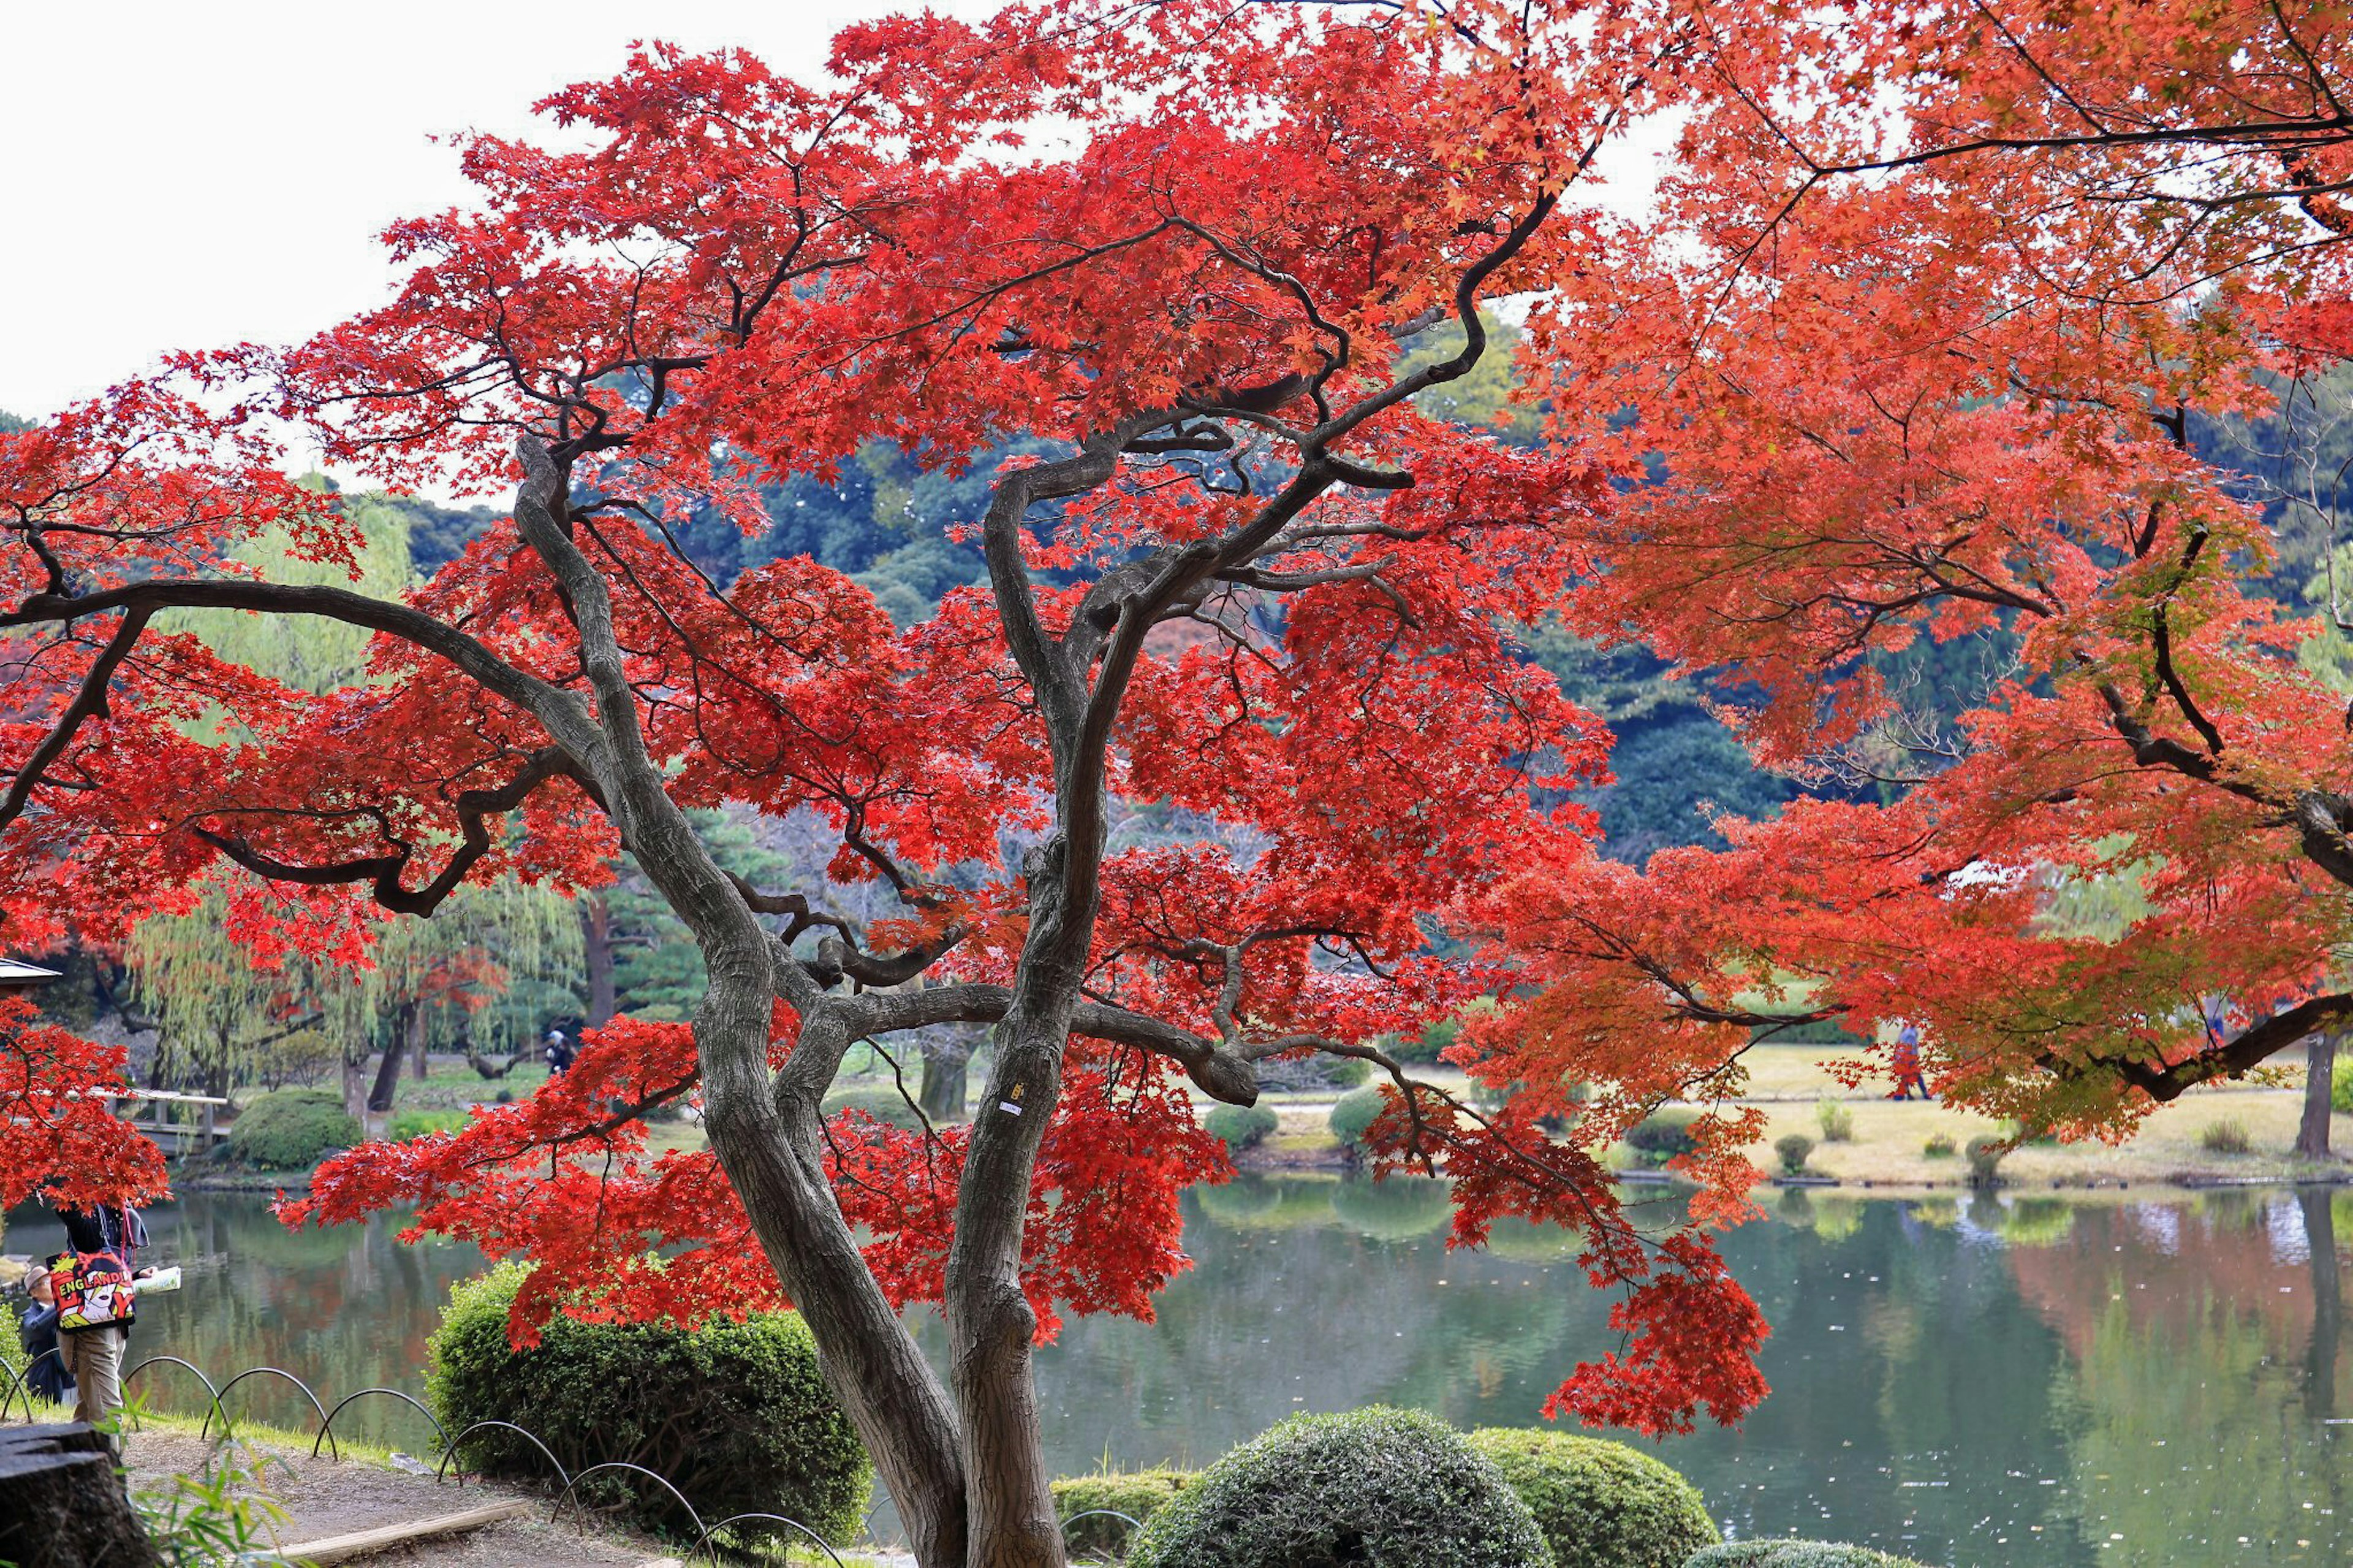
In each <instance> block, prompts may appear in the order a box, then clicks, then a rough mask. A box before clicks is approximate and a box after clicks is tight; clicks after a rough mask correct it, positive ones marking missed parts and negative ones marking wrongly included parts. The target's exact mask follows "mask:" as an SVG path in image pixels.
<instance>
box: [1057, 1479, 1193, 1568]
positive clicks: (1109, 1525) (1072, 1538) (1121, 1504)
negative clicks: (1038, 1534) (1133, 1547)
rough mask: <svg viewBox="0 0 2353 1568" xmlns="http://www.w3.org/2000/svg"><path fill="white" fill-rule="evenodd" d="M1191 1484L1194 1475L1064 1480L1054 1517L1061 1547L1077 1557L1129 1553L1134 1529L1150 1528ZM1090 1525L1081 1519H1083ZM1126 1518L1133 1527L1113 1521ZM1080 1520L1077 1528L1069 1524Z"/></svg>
mask: <svg viewBox="0 0 2353 1568" xmlns="http://www.w3.org/2000/svg"><path fill="white" fill-rule="evenodd" d="M1191 1479H1193V1472H1192V1471H1190V1470H1166V1469H1162V1470H1126V1471H1120V1470H1105V1471H1102V1472H1100V1473H1098V1474H1095V1475H1092V1476H1064V1477H1062V1478H1061V1479H1060V1480H1058V1481H1056V1482H1055V1483H1054V1517H1055V1518H1057V1519H1059V1520H1060V1521H1062V1523H1063V1525H1064V1527H1065V1528H1064V1529H1063V1531H1062V1544H1063V1545H1064V1546H1066V1547H1068V1548H1069V1549H1070V1552H1071V1554H1072V1555H1073V1556H1075V1555H1077V1554H1078V1553H1080V1552H1098V1553H1101V1554H1103V1555H1105V1556H1115V1555H1117V1554H1118V1553H1120V1552H1124V1551H1126V1550H1127V1544H1128V1542H1129V1540H1130V1539H1131V1538H1132V1537H1133V1536H1134V1534H1135V1531H1136V1528H1137V1527H1138V1526H1141V1525H1143V1524H1145V1522H1147V1521H1149V1520H1150V1519H1151V1518H1152V1516H1153V1515H1154V1514H1155V1513H1158V1512H1159V1511H1160V1509H1161V1506H1162V1505H1163V1504H1164V1503H1166V1502H1167V1500H1169V1499H1170V1498H1173V1497H1175V1496H1176V1494H1177V1493H1178V1492H1180V1491H1183V1490H1184V1489H1185V1486H1186V1483H1187V1482H1188V1481H1190V1480H1191ZM1082 1513H1083V1514H1092V1515H1093V1516H1094V1517H1092V1518H1091V1519H1079V1515H1081V1514H1082ZM1116 1514H1125V1515H1126V1516H1127V1518H1128V1519H1132V1520H1134V1521H1135V1524H1134V1525H1131V1524H1129V1523H1128V1522H1127V1521H1126V1520H1122V1519H1117V1518H1114V1517H1113V1515H1116ZM1072 1520H1078V1522H1077V1523H1075V1524H1073V1523H1071V1521H1072Z"/></svg>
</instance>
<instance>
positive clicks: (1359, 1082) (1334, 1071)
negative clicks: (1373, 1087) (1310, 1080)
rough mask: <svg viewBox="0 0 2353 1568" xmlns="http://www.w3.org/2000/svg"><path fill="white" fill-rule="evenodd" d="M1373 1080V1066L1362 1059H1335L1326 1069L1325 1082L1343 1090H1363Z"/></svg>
mask: <svg viewBox="0 0 2353 1568" xmlns="http://www.w3.org/2000/svg"><path fill="white" fill-rule="evenodd" d="M1372 1080H1373V1064H1372V1063H1370V1062H1368V1061H1366V1059H1365V1058H1362V1057H1334V1058H1331V1059H1330V1060H1329V1061H1328V1062H1327V1063H1325V1065H1324V1082H1326V1083H1328V1084H1333V1085H1335V1086H1336V1087H1338V1088H1341V1089H1362V1088H1363V1087H1364V1086H1365V1085H1366V1084H1368V1083H1370V1082H1372Z"/></svg>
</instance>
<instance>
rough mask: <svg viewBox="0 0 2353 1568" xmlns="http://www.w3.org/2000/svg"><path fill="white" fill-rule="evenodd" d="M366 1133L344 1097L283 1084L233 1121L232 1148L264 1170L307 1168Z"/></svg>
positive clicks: (231, 1125) (230, 1146) (230, 1150)
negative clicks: (289, 1087)
mask: <svg viewBox="0 0 2353 1568" xmlns="http://www.w3.org/2000/svg"><path fill="white" fill-rule="evenodd" d="M360 1138H361V1131H360V1124H359V1122H358V1121H356V1120H355V1119H354V1118H353V1117H352V1116H351V1115H350V1113H348V1112H347V1111H345V1110H343V1100H342V1098H341V1097H339V1096H337V1095H333V1094H330V1093H328V1092H327V1091H326V1090H325V1089H280V1090H278V1091H277V1092H276V1093H274V1094H265V1095H263V1096H261V1097H260V1098H259V1099H258V1100H255V1101H254V1102H253V1103H252V1104H250V1105H248V1106H247V1107H246V1108H245V1110H244V1111H243V1112H242V1113H241V1114H240V1115H239V1116H238V1117H237V1120H236V1121H233V1122H231V1123H230V1124H229V1130H228V1147H229V1152H230V1153H231V1154H233V1155H234V1156H236V1157H237V1159H238V1160H240V1161H243V1162H244V1163H246V1164H248V1165H251V1166H253V1167H254V1168H255V1169H257V1170H262V1171H307V1170H309V1169H310V1168H311V1166H313V1165H315V1164H317V1163H319V1161H320V1159H321V1158H322V1156H324V1155H325V1154H327V1153H329V1152H332V1151H333V1150H336V1149H348V1148H350V1147H352V1145H353V1144H355V1143H357V1142H359V1141H360Z"/></svg>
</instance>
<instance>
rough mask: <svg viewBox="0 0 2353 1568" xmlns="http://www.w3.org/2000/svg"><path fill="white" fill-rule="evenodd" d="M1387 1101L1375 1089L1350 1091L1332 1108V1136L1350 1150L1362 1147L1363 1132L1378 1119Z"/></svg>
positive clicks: (1367, 1088)
mask: <svg viewBox="0 0 2353 1568" xmlns="http://www.w3.org/2000/svg"><path fill="white" fill-rule="evenodd" d="M1387 1107H1388V1100H1387V1098H1385V1097H1384V1096H1383V1095H1382V1093H1381V1091H1380V1090H1379V1089H1373V1088H1370V1087H1366V1088H1364V1089H1350V1090H1349V1091H1348V1092H1347V1093H1345V1094H1344V1095H1342V1096H1341V1097H1340V1099H1339V1102H1338V1103H1337V1104H1335V1105H1334V1106H1333V1107H1332V1117H1331V1122H1330V1125H1331V1128H1332V1136H1333V1137H1335V1138H1337V1139H1338V1140H1339V1141H1340V1142H1342V1143H1344V1144H1345V1145H1346V1146H1347V1147H1349V1148H1351V1149H1359V1148H1362V1147H1363V1146H1364V1142H1365V1130H1366V1128H1368V1127H1370V1126H1371V1125H1372V1124H1373V1122H1374V1121H1376V1120H1377V1119H1378V1117H1379V1116H1380V1114H1381V1112H1382V1110H1385V1109H1386V1108H1387Z"/></svg>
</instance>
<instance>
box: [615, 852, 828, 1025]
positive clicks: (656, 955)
mask: <svg viewBox="0 0 2353 1568" xmlns="http://www.w3.org/2000/svg"><path fill="white" fill-rule="evenodd" d="M687 816H688V818H689V820H691V822H692V823H693V824H694V830H695V833H696V835H697V837H700V838H701V839H702V842H703V844H704V845H705V846H706V847H708V848H709V849H710V851H711V855H712V858H713V859H715V860H717V861H718V862H719V866H720V868H721V869H722V870H725V871H731V872H733V873H734V874H735V875H736V876H739V877H741V878H743V879H744V880H745V881H747V882H749V883H751V884H752V885H753V886H754V887H755V888H773V887H776V886H777V885H778V884H779V883H780V882H784V881H786V880H788V879H789V868H788V867H787V866H786V863H785V861H784V859H783V858H781V857H779V856H777V855H775V854H772V853H770V852H769V851H767V850H765V849H764V848H762V847H760V846H759V845H758V844H757V843H755V842H754V840H753V837H752V834H751V830H750V829H749V828H747V827H745V826H744V824H742V823H741V822H738V821H735V820H734V819H733V818H731V817H729V816H725V815H724V814H723V813H721V812H716V811H691V812H689V813H688V814H687ZM605 901H606V909H607V911H608V915H609V919H610V922H611V932H612V942H613V947H614V952H615V958H614V963H613V994H614V998H615V1003H616V1006H617V1010H618V1011H620V1012H623V1013H626V1014H628V1016H631V1017H633V1018H646V1019H654V1020H659V1021H660V1022H664V1023H684V1022H685V1021H687V1020H688V1019H690V1018H691V1017H692V1016H694V1008H695V1005H696V1004H697V1003H699V1002H701V1001H702V988H703V975H702V949H701V948H700V947H698V946H696V945H695V942H694V939H693V937H692V936H691V934H689V932H688V931H687V929H686V922H685V921H681V920H680V919H679V918H678V916H677V915H676V914H674V913H672V912H671V910H670V904H669V903H668V901H667V900H664V899H663V898H662V897H661V895H660V894H659V893H657V892H655V891H654V889H653V886H652V884H650V883H649V882H648V881H647V880H646V879H645V877H644V875H643V874H642V873H641V872H639V871H638V868H637V867H636V865H635V863H634V862H632V861H630V860H629V859H628V858H626V857H624V858H623V860H622V871H621V876H620V879H618V880H617V881H616V882H615V883H614V884H613V886H612V888H611V889H610V890H609V891H608V892H607V894H606V900H605Z"/></svg>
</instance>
